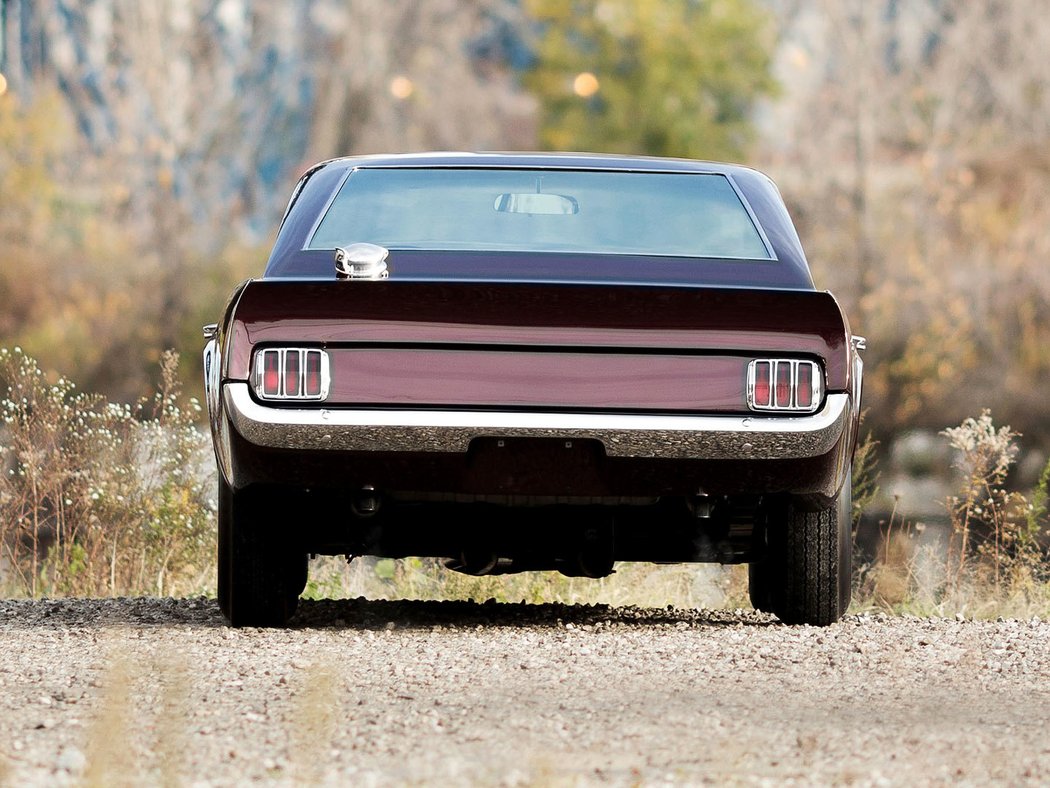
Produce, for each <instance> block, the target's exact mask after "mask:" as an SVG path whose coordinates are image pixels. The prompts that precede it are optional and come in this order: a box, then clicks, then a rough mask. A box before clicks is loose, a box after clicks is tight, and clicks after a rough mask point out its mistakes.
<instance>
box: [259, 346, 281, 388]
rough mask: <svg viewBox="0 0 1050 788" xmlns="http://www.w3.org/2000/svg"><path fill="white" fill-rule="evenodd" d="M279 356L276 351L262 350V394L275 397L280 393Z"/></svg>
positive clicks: (278, 352)
mask: <svg viewBox="0 0 1050 788" xmlns="http://www.w3.org/2000/svg"><path fill="white" fill-rule="evenodd" d="M280 364H281V354H280V351H277V350H264V351H263V354H262V368H263V372H262V393H263V394H264V395H265V396H267V397H277V396H280V393H281V373H280V369H281V367H280Z"/></svg>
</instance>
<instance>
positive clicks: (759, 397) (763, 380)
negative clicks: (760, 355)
mask: <svg viewBox="0 0 1050 788" xmlns="http://www.w3.org/2000/svg"><path fill="white" fill-rule="evenodd" d="M771 365H772V364H771V362H769V361H756V362H755V386H754V396H755V400H754V404H755V405H758V406H760V407H768V405H769V391H770V389H769V381H770V379H771V378H772V375H771V373H770V370H769V368H770V366H771Z"/></svg>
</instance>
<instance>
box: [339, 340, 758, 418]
mask: <svg viewBox="0 0 1050 788" xmlns="http://www.w3.org/2000/svg"><path fill="white" fill-rule="evenodd" d="M329 356H330V358H331V361H332V370H333V377H332V389H331V394H330V396H329V402H330V403H333V404H335V403H339V404H343V403H358V404H373V403H374V404H386V405H393V404H397V405H399V406H406V405H467V406H507V407H511V408H596V409H601V410H613V409H616V410H619V409H623V410H631V409H651V410H699V409H703V410H711V411H734V410H736V411H739V410H740V407H741V404H742V403H743V402H744V377H745V371H746V368H747V361H748V360H747V359H744V358H741V357H736V356H711V357H705V356H683V355H663V354H659V355H658V354H651V355H641V354H637V353H578V352H548V353H536V352H528V351H523V350H490V349H478V350H448V349H424V348H416V349H399V348H383V349H367V348H356V349H340V350H335V351H331V352H330V353H329Z"/></svg>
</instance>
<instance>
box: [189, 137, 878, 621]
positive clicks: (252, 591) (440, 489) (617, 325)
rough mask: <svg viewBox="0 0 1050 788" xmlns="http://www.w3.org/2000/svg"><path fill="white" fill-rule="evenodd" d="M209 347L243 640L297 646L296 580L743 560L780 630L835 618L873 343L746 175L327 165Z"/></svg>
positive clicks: (222, 580) (507, 164) (757, 601)
mask: <svg viewBox="0 0 1050 788" xmlns="http://www.w3.org/2000/svg"><path fill="white" fill-rule="evenodd" d="M205 331H206V334H207V335H208V337H209V338H210V341H209V342H208V345H207V348H206V350H205V377H206V384H205V388H206V396H207V402H208V410H209V414H210V418H211V426H212V431H213V435H214V441H215V454H216V457H217V459H218V465H219V469H220V481H219V548H218V556H219V569H218V596H219V604H220V606H221V608H222V611H223V613H224V614H225V615H226V617H227V618H228V619H229V620H230V622H231V623H232V624H234V625H235V626H240V625H281V624H283V623H284V622H285V621H287V619H288V617H289V616H290V615H291V614H292V612H293V611H294V610H295V606H296V601H297V599H298V597H299V594H300V593H301V592H302V590H303V588H304V585H305V583H306V579H307V566H308V557H309V556H310V555H311V554H346V555H348V556H363V555H372V556H386V557H394V558H396V557H403V556H433V557H439V558H443V559H445V561H446V564H447V565H448V566H449V567H450V568H452V569H456V570H459V571H462V572H467V573H470V574H474V575H484V574H499V573H508V572H519V571H526V570H557V571H560V572H562V573H564V574H567V575H573V576H587V577H602V576H604V575H608V574H609V573H611V572H612V571H613V566H614V564H615V562H616V561H651V562H661V563H662V562H679V561H697V562H718V563H723V564H728V563H742V562H747V563H748V564H749V565H750V593H751V600H752V602H753V604H754V605H755V607H757V608H759V609H761V610H766V611H769V612H772V613H774V614H776V615H777V616H779V617H780V618H781V619H782V620H783V621H785V622H790V623H809V624H830V623H832V622H834V621H836V620H837V619H838V618H839V617H840V616H841V615H842V613H843V612H844V610H845V609H846V607H847V605H848V604H849V596H850V549H851V539H850V483H849V481H850V463H851V460H852V457H853V451H854V444H855V440H856V435H857V422H858V411H859V405H860V391H861V371H862V365H861V361H860V358H859V355H858V352H857V351H858V349H859V348H860V347H861V346H862V341H861V340H860V339H859V338H855V337H851V335H850V329H849V325H848V323H847V321H846V318H845V316H844V315H843V313H842V310H841V309H840V308H839V306H838V304H837V303H836V301H835V299H834V298H833V297H832V296H831V295H830V294H829V293H826V292H821V291H818V290H816V289H815V288H814V285H813V281H812V278H811V276H810V273H809V267H808V265H807V262H806V258H805V255H804V253H803V251H802V247H801V245H800V243H799V239H798V236H797V234H796V233H795V230H794V227H793V225H792V223H791V220H790V218H789V216H788V213H787V211H786V210H785V208H784V204H783V202H782V200H781V198H780V195H779V193H778V191H777V188H776V187H775V186H774V185H773V183H772V182H771V181H770V180H769V178H767V177H766V176H765V175H762V174H761V173H758V172H756V171H754V170H750V169H747V168H743V167H738V166H731V165H726V164H714V163H710V162H699V161H686V160H675V159H657V158H642V157H613V156H597V155H549V154H427V155H402V156H375V157H354V158H344V159H337V160H334V161H329V162H325V163H323V164H320V165H318V166H316V167H314V168H313V169H311V170H310V171H309V172H307V173H306V174H305V175H304V176H303V177H302V179H301V180H300V181H299V183H298V185H297V186H296V187H295V191H294V193H293V194H292V199H291V202H290V204H289V206H288V209H287V211H286V214H285V217H284V220H283V223H282V225H281V229H280V233H279V235H278V237H277V241H276V244H275V246H274V249H273V253H272V255H271V256H270V260H269V262H268V264H267V266H266V270H265V272H264V273H263V276H262V277H261V278H260V279H252V280H249V281H248V282H245V283H244V284H242V285H240V286H239V287H238V288H237V289H236V291H235V292H234V293H233V296H232V297H231V299H230V301H229V304H228V306H227V307H226V310H225V312H224V314H223V315H222V319H221V321H220V322H219V323H218V324H217V325H215V326H208V327H206V329H205Z"/></svg>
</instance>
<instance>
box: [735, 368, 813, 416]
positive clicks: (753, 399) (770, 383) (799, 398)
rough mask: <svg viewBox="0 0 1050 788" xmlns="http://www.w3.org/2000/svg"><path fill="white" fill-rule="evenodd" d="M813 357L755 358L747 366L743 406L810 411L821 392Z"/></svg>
mask: <svg viewBox="0 0 1050 788" xmlns="http://www.w3.org/2000/svg"><path fill="white" fill-rule="evenodd" d="M823 385H824V378H823V373H822V372H821V367H820V364H818V363H817V362H816V361H796V360H794V359H786V358H784V359H765V358H761V359H755V360H754V361H752V362H751V363H750V364H748V368H747V406H748V407H749V408H750V409H751V410H770V411H794V412H802V413H812V412H814V411H815V410H816V409H817V408H818V407H819V406H820V403H821V401H822V399H823V396H824V390H823Z"/></svg>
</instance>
